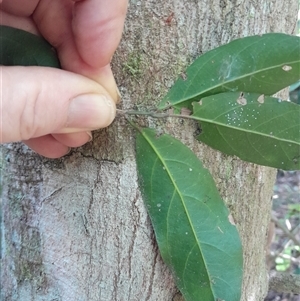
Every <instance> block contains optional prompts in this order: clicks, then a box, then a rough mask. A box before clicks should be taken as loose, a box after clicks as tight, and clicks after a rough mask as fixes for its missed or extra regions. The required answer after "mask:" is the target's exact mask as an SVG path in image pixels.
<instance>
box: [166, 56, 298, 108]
mask: <svg viewBox="0 0 300 301" xmlns="http://www.w3.org/2000/svg"><path fill="white" fill-rule="evenodd" d="M297 62H299V61H298V60H296V61H292V62H284V63H282V64H280V65H276V66H274V65H273V66H271V67H269V68H264V69H259V71H256V72H252V73H247V74H244V75H243V76H239V77H235V78H233V79H231V80H228V81H224V82H222V83H219V84H218V85H215V86H211V87H209V88H207V89H206V90H203V91H201V92H200V93H195V94H193V95H188V97H186V94H187V92H188V89H189V88H188V89H186V92H185V93H184V94H183V96H182V98H181V99H180V100H178V101H177V102H172V101H171V103H172V105H176V104H179V103H182V102H185V101H188V100H190V99H194V98H196V97H198V96H200V95H202V94H205V93H206V92H209V91H211V90H214V89H216V88H220V87H222V86H225V85H227V84H230V83H232V82H234V81H238V80H243V79H244V78H246V77H249V76H256V75H257V74H259V73H262V72H265V71H270V70H273V69H276V68H279V67H281V66H282V65H283V64H289V65H292V64H296V63H297ZM286 72H288V71H286ZM196 77H198V74H197V76H195V78H196ZM193 82H194V80H193Z"/></svg>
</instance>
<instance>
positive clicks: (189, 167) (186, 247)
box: [136, 129, 243, 301]
mask: <svg viewBox="0 0 300 301" xmlns="http://www.w3.org/2000/svg"><path fill="white" fill-rule="evenodd" d="M136 159H137V167H138V173H139V183H140V187H141V190H142V192H143V197H144V200H145V203H146V206H147V209H148V212H149V215H150V218H151V220H152V224H153V227H154V230H155V234H156V239H157V242H158V245H159V249H160V252H161V255H162V257H163V259H164V261H165V262H166V264H167V265H168V266H169V267H170V268H171V271H172V272H173V273H174V276H175V279H176V282H177V285H178V287H179V289H180V290H181V292H182V293H183V295H184V297H185V300H187V301H194V300H205V301H210V300H211V301H214V300H231V301H235V300H236V301H238V300H240V294H241V292H240V290H241V283H242V267H243V261H242V246H241V242H240V239H239V236H238V232H237V230H236V227H235V226H234V225H233V224H232V219H231V217H230V213H229V211H228V209H227V208H226V206H225V204H224V203H223V201H222V199H221V197H220V195H219V193H218V191H217V189H216V186H215V183H214V181H213V179H212V176H211V175H210V173H209V172H208V170H207V169H204V168H203V166H202V164H201V162H200V161H199V160H198V158H197V157H196V156H195V154H194V153H193V152H192V151H191V150H190V149H189V148H187V147H186V146H185V145H183V144H182V143H181V142H180V141H178V140H176V139H175V138H173V137H171V136H169V135H162V136H159V137H158V136H157V135H156V133H155V131H154V130H151V129H143V130H140V131H139V133H138V135H137V139H136Z"/></svg>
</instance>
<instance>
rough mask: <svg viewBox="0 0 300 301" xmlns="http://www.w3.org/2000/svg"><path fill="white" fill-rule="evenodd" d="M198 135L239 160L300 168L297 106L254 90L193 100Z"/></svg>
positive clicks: (299, 117)
mask: <svg viewBox="0 0 300 301" xmlns="http://www.w3.org/2000/svg"><path fill="white" fill-rule="evenodd" d="M193 108H194V109H193V111H194V113H193V118H195V119H198V120H199V121H200V125H201V130H202V132H201V134H200V135H199V136H198V139H199V140H200V141H202V142H204V143H206V144H207V145H209V146H211V147H213V148H215V149H218V150H220V151H222V152H224V153H226V154H229V155H236V156H238V157H239V158H241V159H242V160H245V161H249V162H253V163H256V164H260V165H266V166H271V167H275V168H280V169H285V170H296V169H300V106H299V105H297V104H294V103H291V102H287V101H281V100H280V99H277V98H273V97H269V96H268V97H267V96H263V95H259V94H254V93H244V95H243V96H240V93H239V92H228V93H221V94H217V95H213V96H208V97H205V98H203V99H202V100H201V101H200V102H199V103H196V102H194V103H193Z"/></svg>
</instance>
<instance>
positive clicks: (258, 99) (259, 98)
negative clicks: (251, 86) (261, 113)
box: [257, 94, 265, 103]
mask: <svg viewBox="0 0 300 301" xmlns="http://www.w3.org/2000/svg"><path fill="white" fill-rule="evenodd" d="M257 101H258V102H259V103H264V102H265V95H264V94H262V95H260V96H259V97H258V98H257Z"/></svg>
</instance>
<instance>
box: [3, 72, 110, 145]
mask: <svg viewBox="0 0 300 301" xmlns="http://www.w3.org/2000/svg"><path fill="white" fill-rule="evenodd" d="M0 72H1V75H2V99H1V116H2V120H1V125H0V126H1V133H2V137H0V139H1V142H12V141H19V140H29V139H31V138H37V137H41V136H44V135H47V134H49V133H55V134H62V133H76V132H87V131H91V130H94V129H97V128H103V127H106V126H108V125H109V124H110V123H111V122H112V121H113V119H114V116H115V104H114V102H113V100H112V99H111V98H110V96H109V95H108V93H107V92H106V90H105V89H104V88H102V87H101V86H100V85H98V84H97V83H96V82H94V81H91V80H89V79H87V78H85V77H83V76H80V75H77V74H73V73H70V72H67V71H63V70H59V69H54V68H47V67H1V71H0ZM80 139H81V138H80ZM80 139H79V140H78V141H77V144H78V143H79V144H80ZM67 144H69V145H70V146H73V145H72V144H70V143H67ZM77 146H78V145H77Z"/></svg>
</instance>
